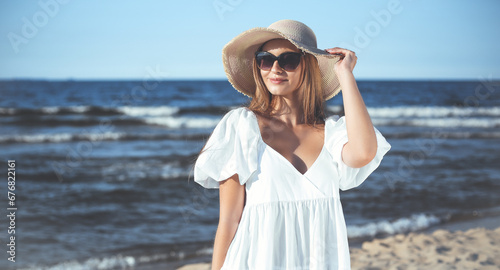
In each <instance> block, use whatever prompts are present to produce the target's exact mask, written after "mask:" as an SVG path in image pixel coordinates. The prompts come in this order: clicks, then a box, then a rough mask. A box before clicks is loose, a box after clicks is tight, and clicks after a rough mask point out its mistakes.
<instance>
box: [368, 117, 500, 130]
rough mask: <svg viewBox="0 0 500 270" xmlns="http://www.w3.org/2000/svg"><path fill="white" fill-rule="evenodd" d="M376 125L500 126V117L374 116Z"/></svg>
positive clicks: (373, 119)
mask: <svg viewBox="0 0 500 270" xmlns="http://www.w3.org/2000/svg"><path fill="white" fill-rule="evenodd" d="M372 121H373V124H374V125H376V126H421V127H443V128H453V127H473V128H495V127H500V119H494V118H470V117H468V118H459V117H447V118H412V119H394V118H372Z"/></svg>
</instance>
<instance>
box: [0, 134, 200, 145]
mask: <svg viewBox="0 0 500 270" xmlns="http://www.w3.org/2000/svg"><path fill="white" fill-rule="evenodd" d="M205 138H206V135H203V134H128V133H120V132H103V133H86V134H85V133H83V134H71V133H56V134H30V135H0V144H5V143H62V142H74V141H130V140H203V139H205Z"/></svg>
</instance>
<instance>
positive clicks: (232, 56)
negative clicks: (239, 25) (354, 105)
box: [222, 20, 340, 100]
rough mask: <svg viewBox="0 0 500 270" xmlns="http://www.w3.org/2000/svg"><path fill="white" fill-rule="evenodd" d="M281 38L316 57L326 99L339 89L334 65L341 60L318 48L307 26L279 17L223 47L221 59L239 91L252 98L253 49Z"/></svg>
mask: <svg viewBox="0 0 500 270" xmlns="http://www.w3.org/2000/svg"><path fill="white" fill-rule="evenodd" d="M277 38H283V39H286V40H288V41H290V42H291V43H292V44H293V45H295V46H296V47H297V48H299V49H300V50H302V51H303V52H306V53H310V54H312V55H314V56H315V57H316V59H317V60H318V64H319V69H320V71H321V80H322V83H321V88H322V89H321V90H322V91H323V96H324V97H325V100H328V99H330V98H332V97H333V96H335V95H336V94H338V93H339V92H340V83H339V79H338V77H337V75H336V74H335V70H334V65H335V63H337V61H338V60H339V59H340V57H339V56H338V55H332V54H329V53H328V52H326V51H325V50H320V49H318V46H317V43H316V35H315V34H314V32H313V31H312V30H311V28H309V27H308V26H307V25H305V24H303V23H301V22H298V21H293V20H281V21H277V22H275V23H273V24H271V25H270V26H269V27H267V28H265V27H256V28H252V29H250V30H247V31H245V32H243V33H241V34H240V35H238V36H237V37H235V38H234V39H233V40H231V41H230V42H229V43H228V44H226V46H224V48H223V49H222V61H223V63H224V70H225V72H226V75H227V78H228V80H229V82H230V83H231V84H232V85H233V87H234V88H235V89H236V90H238V91H239V92H240V93H242V94H244V95H246V96H249V97H254V94H255V88H256V85H255V81H254V78H253V72H252V62H253V59H254V57H255V52H256V51H257V50H258V49H259V47H260V46H261V45H262V44H263V43H264V42H266V41H269V40H271V39H277Z"/></svg>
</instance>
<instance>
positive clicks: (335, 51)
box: [325, 47, 356, 56]
mask: <svg viewBox="0 0 500 270" xmlns="http://www.w3.org/2000/svg"><path fill="white" fill-rule="evenodd" d="M325 51H327V52H328V53H330V54H337V55H338V54H342V55H344V56H345V55H352V56H356V53H355V52H353V51H350V50H348V49H344V48H339V47H335V48H330V49H326V50H325Z"/></svg>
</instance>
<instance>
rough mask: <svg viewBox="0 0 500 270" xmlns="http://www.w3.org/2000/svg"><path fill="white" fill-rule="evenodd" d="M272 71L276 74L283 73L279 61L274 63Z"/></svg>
mask: <svg viewBox="0 0 500 270" xmlns="http://www.w3.org/2000/svg"><path fill="white" fill-rule="evenodd" d="M271 71H272V72H274V73H282V72H283V69H282V68H281V67H280V65H279V63H278V60H276V61H274V63H273V66H272V67H271Z"/></svg>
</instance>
